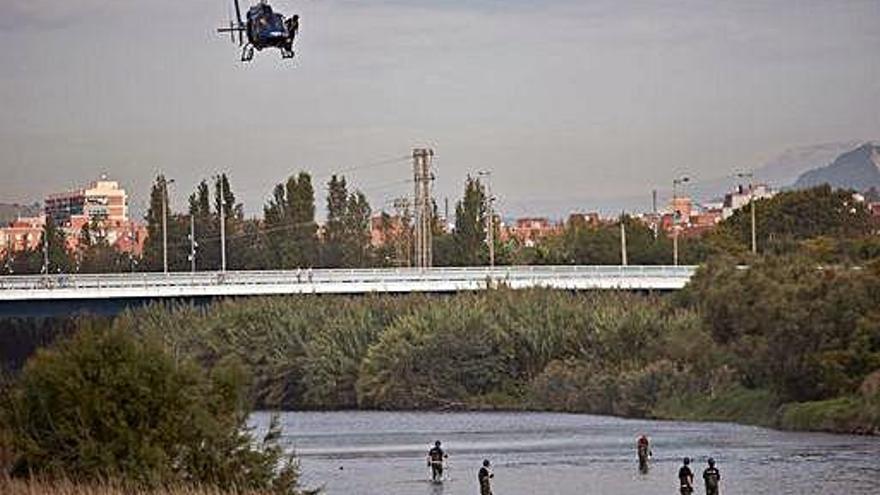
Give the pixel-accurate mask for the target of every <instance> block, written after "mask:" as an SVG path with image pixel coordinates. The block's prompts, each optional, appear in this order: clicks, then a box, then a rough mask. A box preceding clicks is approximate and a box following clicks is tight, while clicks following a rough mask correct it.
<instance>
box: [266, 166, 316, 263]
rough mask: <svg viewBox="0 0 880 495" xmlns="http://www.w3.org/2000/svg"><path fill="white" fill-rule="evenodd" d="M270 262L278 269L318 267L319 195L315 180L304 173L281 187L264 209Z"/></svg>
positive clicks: (278, 187) (275, 191) (277, 188)
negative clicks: (316, 196) (316, 194)
mask: <svg viewBox="0 0 880 495" xmlns="http://www.w3.org/2000/svg"><path fill="white" fill-rule="evenodd" d="M263 218H264V223H265V230H266V240H267V244H268V247H269V259H271V260H272V266H274V267H277V268H295V267H309V266H314V265H315V264H317V251H318V250H317V224H316V223H315V193H314V189H313V188H312V179H311V176H310V175H309V174H308V173H306V172H300V173H299V175H297V176H295V177H294V176H291V177H289V178H288V179H287V181H286V183H283V184H277V185H276V186H275V189H274V191H273V192H272V199H271V200H270V201H269V204H267V205H266V206H265V207H264V208H263Z"/></svg>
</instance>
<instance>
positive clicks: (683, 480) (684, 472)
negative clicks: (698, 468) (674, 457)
mask: <svg viewBox="0 0 880 495" xmlns="http://www.w3.org/2000/svg"><path fill="white" fill-rule="evenodd" d="M690 464H691V460H690V459H688V458H687V457H685V458H684V465H683V466H681V469H679V470H678V482H679V485H680V486H681V495H691V494H692V493H694V473H693V471H691V468H690Z"/></svg>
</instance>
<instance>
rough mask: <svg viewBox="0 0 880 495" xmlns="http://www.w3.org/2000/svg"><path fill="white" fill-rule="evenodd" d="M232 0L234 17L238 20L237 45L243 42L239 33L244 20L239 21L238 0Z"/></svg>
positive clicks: (239, 8)
mask: <svg viewBox="0 0 880 495" xmlns="http://www.w3.org/2000/svg"><path fill="white" fill-rule="evenodd" d="M233 1H234V2H235V18H236V19H237V20H238V46H241V45H243V44H244V37H243V36H242V34H241V31H242V29H243V28H244V22H242V21H241V7H240V6H239V5H238V0H233Z"/></svg>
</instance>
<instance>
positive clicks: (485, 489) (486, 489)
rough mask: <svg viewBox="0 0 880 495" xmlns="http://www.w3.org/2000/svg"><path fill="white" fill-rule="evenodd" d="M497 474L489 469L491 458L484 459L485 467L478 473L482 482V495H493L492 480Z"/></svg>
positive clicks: (478, 479) (478, 477)
mask: <svg viewBox="0 0 880 495" xmlns="http://www.w3.org/2000/svg"><path fill="white" fill-rule="evenodd" d="M494 477H495V475H494V474H492V472H491V471H489V459H484V460H483V467H481V468H480V472H479V473H478V474H477V481H479V482H480V495H492V486H491V484H490V481H489V480H491V479H492V478H494Z"/></svg>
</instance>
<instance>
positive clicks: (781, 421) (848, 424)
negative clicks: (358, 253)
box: [426, 387, 880, 436]
mask: <svg viewBox="0 0 880 495" xmlns="http://www.w3.org/2000/svg"><path fill="white" fill-rule="evenodd" d="M441 410H444V411H457V412H489V411H494V412H505V411H506V412H531V413H540V412H568V413H578V414H604V413H601V412H596V411H589V410H577V409H574V408H568V409H565V408H561V409H560V408H547V407H542V406H541V404H538V403H535V402H534V401H521V400H518V399H515V398H512V397H509V396H504V395H493V396H485V397H479V398H476V399H473V400H471V401H468V402H464V403H457V404H447V405H446V406H445V407H443V408H441ZM430 411H431V410H428V411H426V412H430ZM611 416H614V417H620V418H626V419H645V420H652V419H658V420H667V421H696V422H724V423H733V424H738V425H747V426H761V427H765V428H772V429H776V430H782V431H803V432H824V433H835V434H844V435H849V434H852V435H869V436H880V400H878V399H877V398H874V399H871V398H868V397H860V396H848V397H840V398H836V399H829V400H823V401H813V402H799V403H796V402H790V403H782V404H781V403H780V402H779V399H778V398H777V397H776V396H775V395H774V394H773V393H772V392H769V391H767V390H749V389H745V388H742V387H734V388H731V389H729V390H725V391H723V392H720V393H718V394H716V395H715V396H714V397H709V396H694V395H690V396H682V397H671V398H664V399H662V400H661V401H659V403H658V404H657V405H656V406H655V407H654V408H652V409H651V410H650V411H649V412H648V413H647V414H644V415H629V416H620V415H611Z"/></svg>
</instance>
